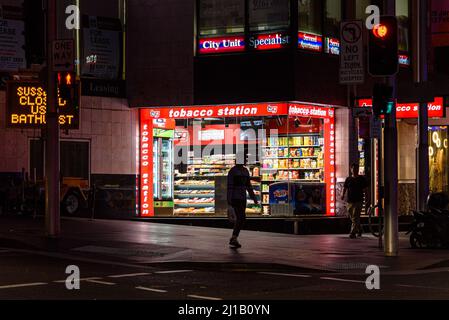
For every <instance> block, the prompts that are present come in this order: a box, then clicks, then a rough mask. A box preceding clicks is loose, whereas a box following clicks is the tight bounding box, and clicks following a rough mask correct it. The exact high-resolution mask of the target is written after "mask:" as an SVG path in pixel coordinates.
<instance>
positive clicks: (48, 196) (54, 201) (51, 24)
mask: <svg viewBox="0 0 449 320" xmlns="http://www.w3.org/2000/svg"><path fill="white" fill-rule="evenodd" d="M54 40H56V0H47V69H48V75H47V114H46V122H47V130H46V136H47V137H46V149H45V191H46V192H45V227H46V228H45V230H46V234H47V236H48V237H51V238H56V237H58V236H59V234H60V216H59V214H60V212H59V211H60V207H59V206H60V203H59V201H60V199H59V198H60V195H59V192H60V191H59V190H60V189H59V188H60V186H59V121H58V113H59V112H58V109H59V108H58V98H57V88H56V79H55V73H54V71H53V66H52V52H53V42H54Z"/></svg>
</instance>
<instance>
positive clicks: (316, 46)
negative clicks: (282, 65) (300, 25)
mask: <svg viewBox="0 0 449 320" xmlns="http://www.w3.org/2000/svg"><path fill="white" fill-rule="evenodd" d="M298 47H299V48H300V49H305V50H311V51H316V52H321V50H322V48H323V37H321V36H320V35H316V34H310V33H305V32H298Z"/></svg>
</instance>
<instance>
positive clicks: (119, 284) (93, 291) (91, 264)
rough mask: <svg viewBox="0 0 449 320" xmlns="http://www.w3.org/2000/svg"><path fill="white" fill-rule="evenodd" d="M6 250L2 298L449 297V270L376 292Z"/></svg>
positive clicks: (337, 282)
mask: <svg viewBox="0 0 449 320" xmlns="http://www.w3.org/2000/svg"><path fill="white" fill-rule="evenodd" d="M50 255H52V256H49V254H46V253H42V252H33V251H30V250H19V249H17V250H16V249H10V250H9V249H5V250H4V249H0V270H1V272H0V299H1V300H5V299H6V300H8V299H27V300H28V299H31V300H34V299H39V300H42V299H57V300H79V299H83V300H86V299H88V300H91V299H95V300H97V299H98V300H103V299H106V300H111V299H112V300H116V299H117V300H173V299H175V300H184V299H186V300H203V301H205V300H210V301H212V300H248V299H251V300H314V299H320V300H323V299H324V300H328V299H331V300H333V299H339V300H340V299H362V300H365V299H382V300H385V299H387V300H389V299H394V300H396V299H401V300H402V299H431V300H438V299H449V268H448V270H443V269H439V270H437V271H435V270H433V271H430V270H429V271H417V272H415V273H411V274H399V275H389V274H386V275H382V271H381V274H380V289H379V290H376V289H373V290H368V289H367V288H366V284H365V280H366V278H367V277H368V275H367V274H364V270H360V272H359V273H358V274H341V273H334V274H330V273H321V272H319V271H318V272H312V273H307V272H292V271H282V270H269V271H266V270H265V271H261V270H257V269H244V268H240V269H235V268H234V269H229V270H226V269H222V270H214V269H213V268H210V269H207V268H205V269H197V270H195V269H193V268H192V269H188V268H179V266H176V267H174V266H170V265H161V266H160V267H159V266H158V267H154V266H137V265H136V266H134V265H132V264H129V265H128V264H122V265H120V264H117V265H116V264H113V263H110V262H108V261H103V260H101V257H99V258H98V259H90V260H89V259H85V260H83V261H80V260H78V259H77V258H73V259H72V258H70V257H68V256H65V255H58V254H50ZM69 265H76V266H78V267H79V270H80V278H81V281H80V289H79V290H68V289H67V288H66V285H65V280H66V279H67V277H68V276H69V275H68V274H66V273H65V271H66V267H67V266H69Z"/></svg>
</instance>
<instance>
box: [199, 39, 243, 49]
mask: <svg viewBox="0 0 449 320" xmlns="http://www.w3.org/2000/svg"><path fill="white" fill-rule="evenodd" d="M242 45H243V44H242V41H241V40H239V39H236V40H229V39H225V40H221V41H214V40H210V41H204V42H203V48H204V49H206V50H209V49H213V50H218V49H220V48H238V47H241V46H242Z"/></svg>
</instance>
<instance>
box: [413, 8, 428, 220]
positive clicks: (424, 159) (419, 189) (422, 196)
mask: <svg viewBox="0 0 449 320" xmlns="http://www.w3.org/2000/svg"><path fill="white" fill-rule="evenodd" d="M413 9H414V10H413V11H414V12H415V15H414V17H413V18H414V19H413V40H414V41H413V51H414V52H415V54H414V57H413V70H414V73H413V78H414V79H413V80H414V82H416V83H424V82H426V81H427V45H426V43H427V41H426V36H427V0H413ZM428 122H429V121H428V113H427V102H423V101H420V103H419V117H418V163H417V164H416V178H417V181H416V182H417V183H416V209H417V210H418V211H419V210H426V200H427V195H428V194H429V140H428V139H429V137H428V132H429V131H428Z"/></svg>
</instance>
